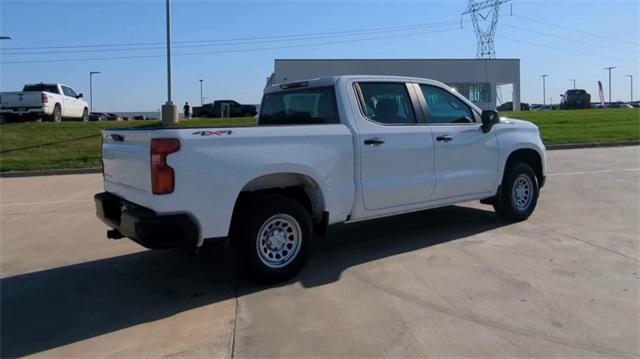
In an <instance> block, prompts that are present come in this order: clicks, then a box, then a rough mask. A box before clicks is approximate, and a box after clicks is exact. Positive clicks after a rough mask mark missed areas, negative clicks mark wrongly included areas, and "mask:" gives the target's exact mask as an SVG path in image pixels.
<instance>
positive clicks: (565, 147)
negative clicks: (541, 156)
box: [545, 141, 640, 151]
mask: <svg viewBox="0 0 640 359" xmlns="http://www.w3.org/2000/svg"><path fill="white" fill-rule="evenodd" d="M638 145H640V141H623V142H605V143H567V144H564V145H548V146H545V147H546V148H547V150H549V151H555V150H573V149H578V148H603V147H624V146H638Z"/></svg>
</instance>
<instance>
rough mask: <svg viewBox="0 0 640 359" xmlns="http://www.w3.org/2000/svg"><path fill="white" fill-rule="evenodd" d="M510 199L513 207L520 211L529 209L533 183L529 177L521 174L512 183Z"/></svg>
mask: <svg viewBox="0 0 640 359" xmlns="http://www.w3.org/2000/svg"><path fill="white" fill-rule="evenodd" d="M511 198H512V199H513V204H514V205H515V207H516V208H517V209H519V210H521V211H524V210H526V209H527V208H529V205H530V204H531V201H532V200H533V181H532V180H531V178H530V177H529V176H527V175H526V174H524V173H522V174H520V175H519V176H518V177H517V178H516V180H515V181H514V182H513V188H512V190H511Z"/></svg>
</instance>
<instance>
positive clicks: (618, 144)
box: [0, 141, 640, 178]
mask: <svg viewBox="0 0 640 359" xmlns="http://www.w3.org/2000/svg"><path fill="white" fill-rule="evenodd" d="M624 146H640V141H624V142H613V143H568V144H564V145H548V146H546V148H547V150H548V151H556V150H574V149H579V148H605V147H624ZM89 173H102V169H100V168H76V169H68V170H42V171H11V172H0V177H7V178H11V177H38V176H61V175H79V174H89Z"/></svg>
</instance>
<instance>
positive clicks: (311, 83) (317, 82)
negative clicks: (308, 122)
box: [264, 75, 448, 93]
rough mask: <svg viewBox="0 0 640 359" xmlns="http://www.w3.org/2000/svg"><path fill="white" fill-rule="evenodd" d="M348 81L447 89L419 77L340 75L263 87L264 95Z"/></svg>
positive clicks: (433, 81) (435, 82) (438, 83)
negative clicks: (421, 84) (429, 84)
mask: <svg viewBox="0 0 640 359" xmlns="http://www.w3.org/2000/svg"><path fill="white" fill-rule="evenodd" d="M348 80H367V81H372V80H373V81H375V80H380V81H398V82H422V83H432V84H437V85H440V86H445V87H448V86H447V85H446V84H444V83H442V82H440V81H436V80H431V79H425V78H419V77H408V76H387V75H341V76H326V77H317V78H312V79H307V80H298V81H291V82H282V83H277V84H272V85H270V86H267V87H265V89H264V93H271V92H279V91H283V90H287V89H294V88H302V87H305V88H309V87H324V86H334V85H335V84H336V83H338V82H339V81H348Z"/></svg>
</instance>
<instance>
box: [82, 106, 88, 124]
mask: <svg viewBox="0 0 640 359" xmlns="http://www.w3.org/2000/svg"><path fill="white" fill-rule="evenodd" d="M88 121H89V109H87V108H86V107H85V108H84V110H82V122H88Z"/></svg>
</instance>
